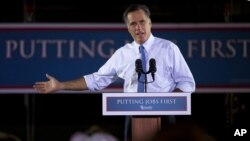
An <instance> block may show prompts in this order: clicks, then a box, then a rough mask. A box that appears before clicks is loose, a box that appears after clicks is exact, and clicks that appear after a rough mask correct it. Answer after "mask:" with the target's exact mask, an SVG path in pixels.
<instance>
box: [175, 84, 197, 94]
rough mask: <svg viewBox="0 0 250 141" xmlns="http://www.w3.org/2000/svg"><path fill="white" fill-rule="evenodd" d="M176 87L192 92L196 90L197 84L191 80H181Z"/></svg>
mask: <svg viewBox="0 0 250 141" xmlns="http://www.w3.org/2000/svg"><path fill="white" fill-rule="evenodd" d="M176 88H179V89H180V90H182V91H183V92H189V93H192V92H194V91H195V84H194V83H191V82H180V83H178V84H177V85H176Z"/></svg>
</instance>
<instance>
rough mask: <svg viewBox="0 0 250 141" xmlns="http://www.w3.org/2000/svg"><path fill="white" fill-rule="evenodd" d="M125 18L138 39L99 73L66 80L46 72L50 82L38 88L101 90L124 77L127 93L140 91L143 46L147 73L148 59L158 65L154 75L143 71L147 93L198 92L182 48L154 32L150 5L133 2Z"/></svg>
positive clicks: (117, 53) (129, 30)
mask: <svg viewBox="0 0 250 141" xmlns="http://www.w3.org/2000/svg"><path fill="white" fill-rule="evenodd" d="M123 19H124V22H125V24H126V25H127V28H128V32H129V33H130V34H131V36H132V37H133V39H134V41H133V42H132V43H127V44H126V45H124V46H123V47H121V48H119V49H118V50H117V51H116V52H115V53H114V54H113V55H112V56H111V57H110V58H109V60H108V61H107V62H106V63H105V64H104V65H103V66H102V67H101V68H100V69H99V70H98V71H97V72H94V73H92V74H88V75H84V76H83V77H80V78H79V79H76V80H70V81H65V82H60V81H58V80H57V79H56V78H54V77H52V76H50V75H48V74H46V77H47V78H48V79H49V81H45V82H36V83H35V85H34V86H33V87H34V89H35V90H36V91H38V92H39V93H53V92H56V91H58V90H90V91H98V90H102V89H104V88H106V87H107V86H108V85H109V84H111V83H112V82H114V81H116V80H117V79H118V77H120V78H122V79H124V92H138V86H139V85H140V84H141V82H138V77H139V76H138V74H137V72H136V68H135V67H136V66H135V62H136V60H137V59H139V58H141V53H142V51H139V47H140V48H143V51H144V54H145V56H146V57H145V58H146V60H145V61H146V65H147V66H145V67H146V68H144V69H143V70H144V72H146V70H148V68H149V65H148V64H149V63H147V62H149V59H151V58H153V59H155V62H156V68H157V71H156V72H155V77H154V78H153V77H150V76H151V75H150V74H148V75H144V74H142V75H144V77H147V78H148V81H149V82H152V83H148V84H147V92H194V90H195V81H194V78H193V75H192V73H191V71H190V69H189V67H188V65H187V63H186V61H185V59H184V58H183V56H182V54H181V52H180V50H179V48H178V47H177V46H176V45H175V44H174V43H172V42H171V41H169V40H165V39H162V38H158V37H155V36H154V35H153V34H152V33H151V28H152V22H151V19H150V11H149V9H148V7H147V6H145V5H131V6H130V7H128V8H127V9H126V10H125V12H124V15H123ZM145 69H146V70H145ZM141 81H144V80H141ZM139 92H141V91H139Z"/></svg>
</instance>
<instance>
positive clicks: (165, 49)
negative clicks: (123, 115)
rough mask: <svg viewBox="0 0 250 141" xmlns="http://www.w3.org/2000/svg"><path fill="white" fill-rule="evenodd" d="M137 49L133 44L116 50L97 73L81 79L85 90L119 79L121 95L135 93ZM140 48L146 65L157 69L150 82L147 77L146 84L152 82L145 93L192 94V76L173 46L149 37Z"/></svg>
mask: <svg viewBox="0 0 250 141" xmlns="http://www.w3.org/2000/svg"><path fill="white" fill-rule="evenodd" d="M139 46H140V45H139V44H138V43H136V42H135V41H133V42H132V43H127V44H126V45H124V46H123V47H121V48H119V49H118V50H116V51H115V53H114V54H113V55H112V56H111V57H110V58H109V60H108V61H107V62H106V63H105V64H104V65H103V66H102V67H101V68H100V69H99V70H98V71H97V72H95V73H92V74H89V75H85V76H84V78H85V81H86V84H87V87H88V89H89V90H91V91H97V90H102V89H104V88H105V87H107V86H108V85H109V84H111V83H112V82H114V81H115V80H117V79H118V77H120V78H122V79H124V86H123V88H124V92H137V85H138V80H137V78H138V74H137V72H136V71H135V60H136V59H139V58H140V53H139ZM143 46H144V47H145V49H146V55H147V58H148V61H149V59H151V58H154V59H155V61H156V69H157V70H156V72H155V81H154V82H152V81H153V79H152V76H151V74H147V79H148V82H152V83H148V84H147V92H172V91H173V90H174V89H175V88H179V89H181V90H182V91H184V92H194V90H195V81H194V78H193V75H192V73H191V71H190V69H189V67H188V65H187V63H186V61H185V59H184V57H183V56H182V54H181V52H180V50H179V48H178V47H177V46H176V45H175V44H174V43H173V42H171V41H169V40H165V39H162V38H158V37H154V36H153V35H152V34H151V35H150V37H149V39H148V40H147V41H146V42H145V43H144V44H143ZM148 61H147V62H148ZM148 69H149V63H147V70H148Z"/></svg>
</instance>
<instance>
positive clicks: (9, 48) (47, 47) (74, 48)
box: [5, 39, 126, 59]
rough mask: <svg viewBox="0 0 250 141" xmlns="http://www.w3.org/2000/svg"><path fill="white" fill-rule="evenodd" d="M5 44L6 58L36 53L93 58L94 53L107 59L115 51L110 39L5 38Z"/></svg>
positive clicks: (26, 57)
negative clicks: (85, 40)
mask: <svg viewBox="0 0 250 141" xmlns="http://www.w3.org/2000/svg"><path fill="white" fill-rule="evenodd" d="M125 42H126V41H125ZM5 44H6V58H7V59H11V58H13V57H14V56H15V57H21V58H24V59H30V58H32V57H34V56H37V55H39V57H41V58H44V59H45V58H48V57H54V56H56V58H71V59H73V58H83V57H84V56H89V57H91V58H94V57H96V55H98V56H100V57H102V58H105V59H107V58H109V57H110V56H111V55H112V54H113V53H114V51H115V48H114V47H113V46H114V45H115V42H114V41H113V40H111V39H109V40H108V39H107V40H101V41H96V40H91V41H89V43H88V44H87V43H86V42H84V41H81V40H79V41H75V40H43V39H38V40H28V41H27V40H6V41H5ZM107 47H109V49H107ZM51 50H55V54H51V53H50V54H49V52H52V51H51ZM107 50H108V51H107ZM49 55H50V56H49Z"/></svg>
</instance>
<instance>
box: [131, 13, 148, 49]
mask: <svg viewBox="0 0 250 141" xmlns="http://www.w3.org/2000/svg"><path fill="white" fill-rule="evenodd" d="M127 27H128V32H129V33H130V34H131V36H132V37H133V39H134V40H135V41H136V42H137V43H139V44H143V43H144V42H145V41H146V40H147V39H148V38H149V36H150V34H151V27H152V24H151V20H150V18H148V17H147V16H146V15H145V13H144V11H143V10H137V11H134V12H130V13H129V14H128V21H127Z"/></svg>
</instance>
